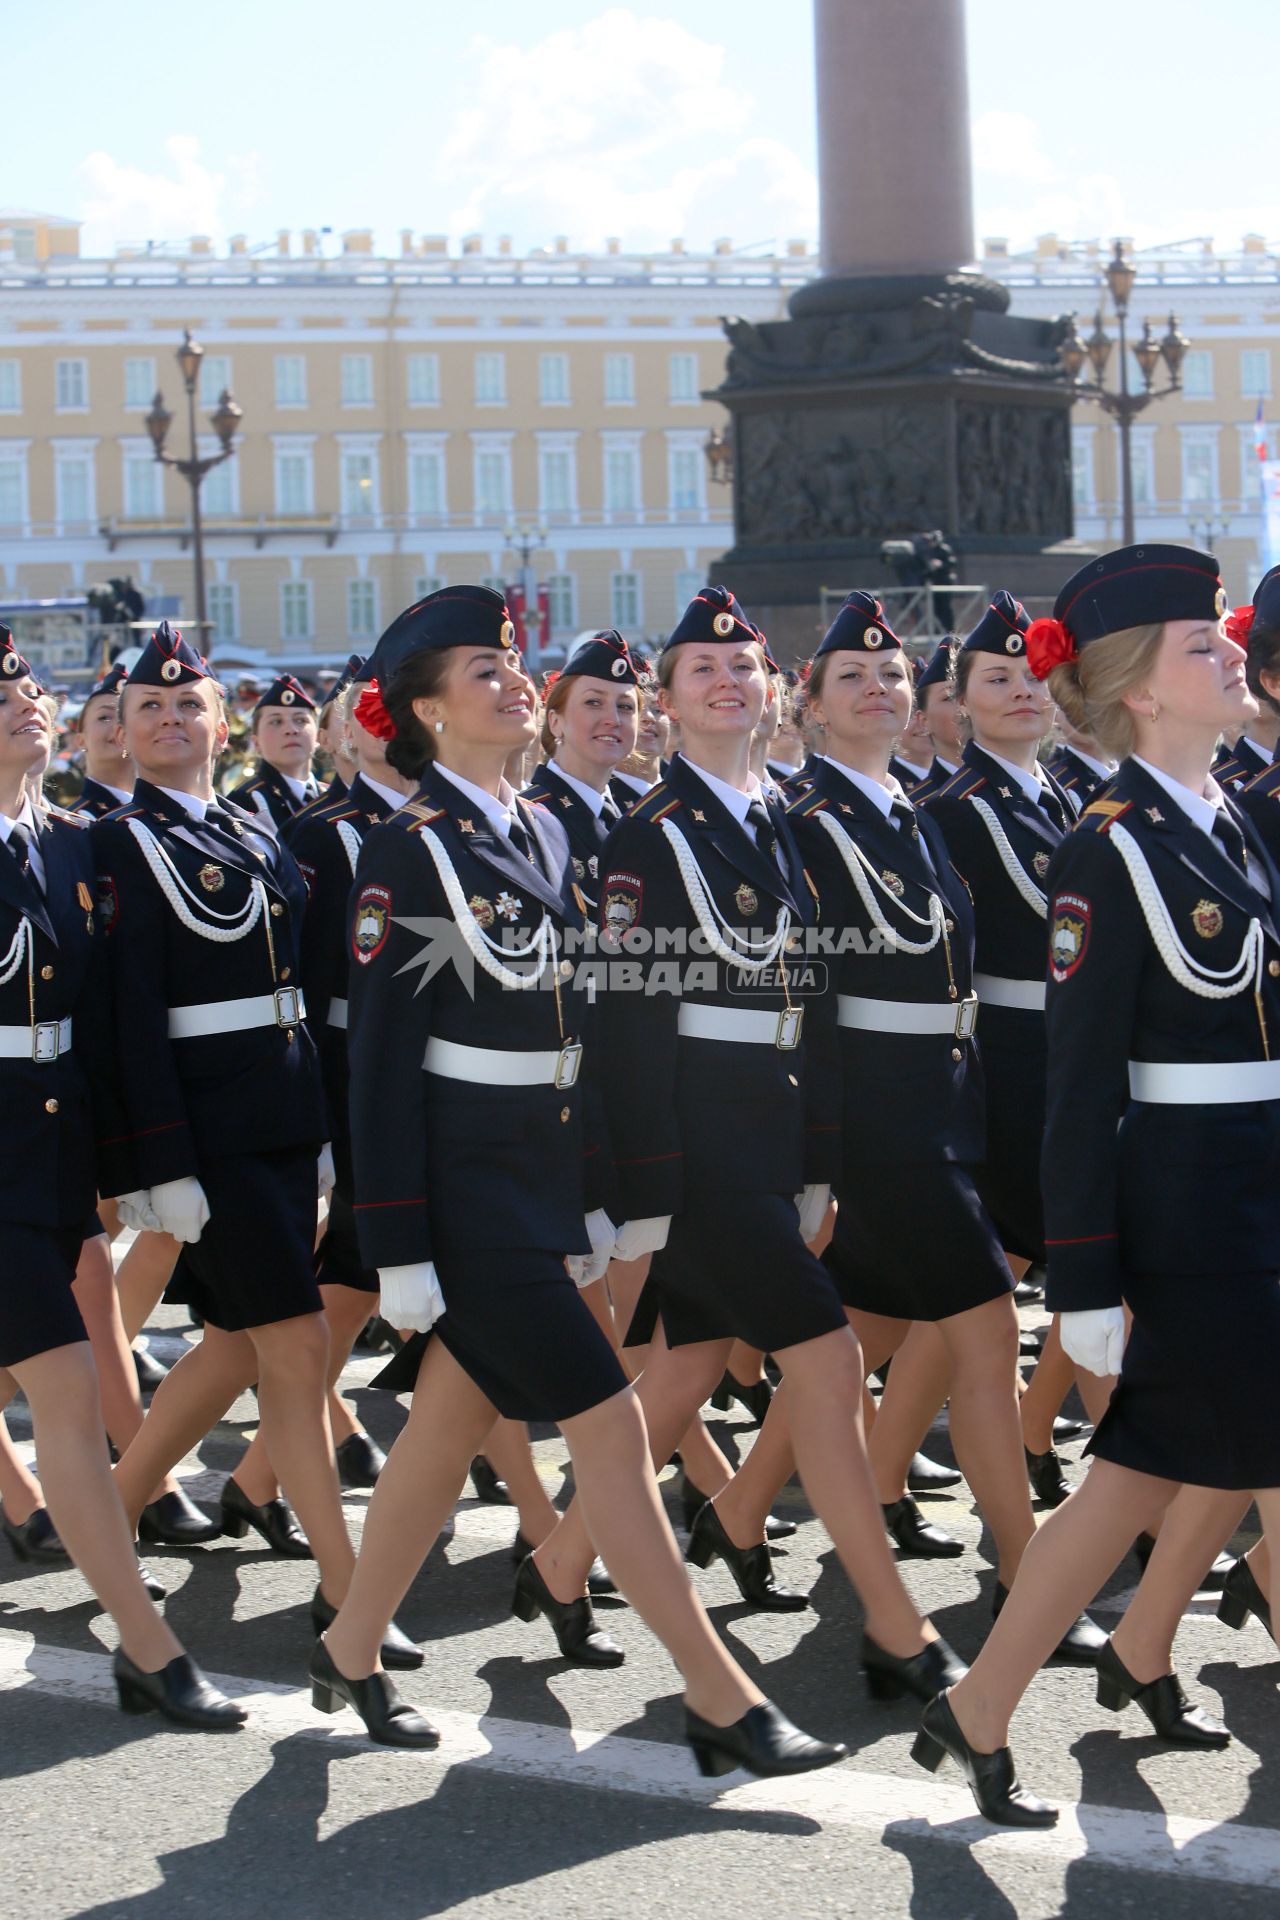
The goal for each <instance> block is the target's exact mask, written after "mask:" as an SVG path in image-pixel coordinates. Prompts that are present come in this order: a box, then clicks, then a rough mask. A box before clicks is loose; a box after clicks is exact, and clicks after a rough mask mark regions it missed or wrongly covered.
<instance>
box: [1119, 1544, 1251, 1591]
mask: <svg viewBox="0 0 1280 1920" xmlns="http://www.w3.org/2000/svg"><path fill="white" fill-rule="evenodd" d="M1155 1550H1156V1541H1155V1535H1154V1534H1152V1533H1140V1534H1139V1535H1138V1537H1137V1539H1136V1540H1135V1541H1134V1543H1133V1557H1134V1559H1135V1560H1136V1561H1137V1563H1138V1565H1139V1566H1140V1567H1141V1569H1142V1571H1143V1572H1144V1573H1145V1572H1146V1570H1147V1565H1148V1562H1149V1561H1150V1559H1151V1556H1152V1554H1153V1553H1154V1552H1155ZM1234 1565H1235V1557H1234V1555H1232V1554H1230V1553H1227V1552H1225V1551H1224V1552H1222V1553H1220V1554H1218V1556H1217V1557H1216V1559H1215V1560H1214V1562H1213V1565H1212V1566H1211V1567H1210V1568H1209V1569H1208V1571H1207V1572H1206V1574H1205V1576H1204V1579H1203V1580H1202V1581H1201V1582H1200V1585H1199V1587H1198V1588H1197V1589H1196V1591H1197V1592H1198V1593H1221V1592H1222V1591H1223V1589H1224V1588H1225V1586H1226V1584H1227V1575H1228V1574H1229V1573H1230V1571H1231V1569H1232V1567H1234Z"/></svg>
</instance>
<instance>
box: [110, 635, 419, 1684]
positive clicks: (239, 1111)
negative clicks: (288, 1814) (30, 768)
mask: <svg viewBox="0 0 1280 1920" xmlns="http://www.w3.org/2000/svg"><path fill="white" fill-rule="evenodd" d="M121 723H122V728H123V735H124V740H125V744H126V745H127V747H128V748H129V751H130V753H131V755H132V757H133V760H134V763H135V765H136V767H137V769H138V779H137V782H136V784H135V787H134V793H133V800H132V803H131V805H130V806H129V807H127V808H123V809H121V811H120V812H119V813H118V814H112V815H108V816H107V818H106V819H105V820H100V821H98V822H97V823H96V824H95V825H94V826H93V827H92V829H91V830H90V831H91V837H92V840H93V846H94V853H95V857H96V860H97V866H98V884H99V913H100V915H101V917H102V920H103V924H104V926H105V928H106V930H107V940H106V945H107V950H108V954H109V957H110V961H111V969H110V971H111V979H112V993H113V1005H112V1020H113V1025H114V1030H115V1040H116V1052H117V1062H118V1071H119V1077H120V1088H121V1097H122V1104H123V1108H124V1122H123V1126H122V1135H123V1139H122V1150H123V1151H124V1152H125V1153H126V1154H127V1155H128V1157H129V1159H130V1160H131V1162H132V1163H133V1164H132V1169H131V1171H132V1175H133V1177H132V1179H131V1180H129V1182H128V1191H127V1192H125V1193H122V1192H121V1185H120V1181H121V1177H122V1176H121V1174H120V1173H119V1172H118V1171H117V1172H116V1174H115V1176H114V1181H113V1183H112V1184H110V1185H108V1186H107V1188H106V1190H107V1191H108V1192H112V1193H116V1194H120V1195H121V1212H122V1215H126V1217H127V1215H128V1214H131V1215H132V1216H133V1217H134V1218H135V1219H136V1220H137V1221H139V1222H140V1223H141V1224H143V1225H147V1226H152V1227H154V1226H159V1227H160V1228H161V1230H163V1231H164V1232H167V1233H171V1234H172V1235H173V1236H174V1238H175V1239H177V1240H180V1241H182V1242H184V1243H185V1245H184V1254H185V1261H186V1264H187V1266H188V1268H189V1271H190V1273H191V1275H192V1276H193V1278H194V1280H195V1282H196V1284H197V1285H198V1287H199V1289H200V1295H201V1299H200V1305H201V1309H202V1311H203V1313H204V1317H205V1320H206V1323H207V1325H206V1337H205V1338H204V1339H203V1340H202V1341H201V1343H200V1345H199V1346H198V1347H195V1348H192V1349H191V1350H190V1351H189V1352H188V1353H187V1354H186V1355H184V1357H183V1358H182V1359H181V1360H180V1361H179V1362H178V1364H177V1365H176V1366H175V1367H174V1368H173V1369H172V1371H171V1372H170V1373H169V1375H168V1377H167V1378H166V1379H165V1381H164V1382H163V1383H162V1384H161V1386H160V1387H159V1389H158V1390H157V1392H156V1395H155V1397H154V1399H153V1400H152V1403H151V1407H150V1411H149V1412H148V1414H147V1417H146V1419H145V1421H144V1422H143V1426H142V1430H141V1432H140V1433H139V1434H138V1436H137V1438H136V1439H135V1440H134V1441H133V1442H132V1444H131V1445H130V1447H129V1449H128V1451H127V1452H126V1454H125V1455H124V1457H123V1459H122V1460H121V1462H120V1465H119V1467H118V1469H117V1484H118V1486H119V1488H120V1491H121V1495H122V1497H123V1499H124V1502H125V1508H126V1511H127V1512H128V1513H129V1514H130V1516H131V1517H132V1518H133V1519H134V1520H136V1519H137V1518H138V1516H139V1514H140V1512H141V1509H142V1506H143V1504H144V1502H145V1501H146V1500H148V1499H149V1498H150V1496H151V1489H152V1487H153V1486H154V1485H155V1483H156V1481H157V1480H158V1479H159V1477H160V1475H161V1474H162V1473H164V1472H166V1471H167V1470H168V1469H169V1468H170V1467H172V1466H173V1465H174V1464H175V1463H176V1462H177V1461H178V1460H180V1459H181V1458H182V1457H183V1456H184V1454H186V1453H187V1451H188V1450H189V1449H190V1448H191V1447H192V1446H194V1445H196V1444H197V1443H198V1442H199V1440H200V1439H201V1438H202V1437H203V1435H204V1434H205V1433H207V1432H208V1430H209V1429H210V1427H211V1426H213V1425H214V1423H215V1422H216V1421H217V1420H218V1419H220V1418H221V1416H222V1414H223V1413H225V1411H226V1409H227V1407H228V1406H229V1405H230V1403H231V1401H232V1400H233V1399H234V1398H235V1396H236V1394H237V1393H239V1392H240V1391H242V1390H243V1388H244V1387H245V1386H246V1385H247V1384H248V1383H249V1382H251V1381H255V1380H256V1382H257V1386H258V1399H259V1408H260V1413H261V1431H262V1435H263V1439H264V1442H265V1444H266V1447H267V1451H268V1453H269V1455H270V1458H271V1462H272V1464H273V1466H274V1468H275V1471H276V1472H277V1473H278V1475H279V1477H280V1481H281V1483H282V1484H283V1486H284V1488H285V1490H286V1492H287V1494H288V1496H289V1499H290V1501H291V1502H292V1504H293V1506H294V1507H295V1508H296V1510H297V1513H298V1517H299V1519H300V1521H301V1522H302V1525H303V1527H304V1529H305V1532H306V1536H307V1539H308V1541H309V1542H310V1545H311V1550H312V1552H313V1554H314V1556H315V1558H316V1560H317V1562H318V1563H319V1569H320V1586H319V1588H318V1589H317V1592H316V1595H315V1598H314V1600H313V1603H312V1616H313V1619H314V1620H315V1621H316V1622H317V1627H318V1626H319V1625H321V1624H323V1623H324V1621H325V1620H327V1619H329V1618H331V1617H332V1613H333V1610H334V1607H335V1606H336V1604H337V1603H338V1602H339V1601H340V1600H341V1599H342V1597H343V1595H344V1594H345V1592H346V1586H347V1581H348V1578H349V1577H350V1571H351V1566H352V1564H353V1555H352V1551H351V1543H350V1541H349V1539H348V1537H347V1531H346V1526H345V1524H344V1521H343V1516H342V1506H341V1501H340V1497H339V1492H338V1478H337V1472H336V1468H335V1465H334V1459H333V1442H332V1438H331V1435H330V1432H329V1423H328V1418H327V1414H326V1409H325V1389H326V1380H325V1375H326V1368H327V1364H328V1335H327V1330H326V1327H325V1322H324V1316H323V1314H322V1312H321V1304H320V1294H319V1289H318V1288H317V1286H316V1282H315V1277H314V1274H313V1271H312V1249H313V1246H314V1241H315V1230H316V1213H317V1190H318V1185H319V1183H320V1182H321V1181H322V1180H324V1179H325V1178H326V1177H327V1178H328V1180H329V1182H330V1183H331V1181H332V1156H331V1154H330V1153H329V1150H328V1146H327V1138H328V1123H327V1117H326V1113H325V1105H324V1096H323V1091H322V1087H321V1078H320V1069H319V1064H318V1061H317V1058H316V1050H315V1047H314V1045H313V1043H312V1040H311V1037H310V1034H309V1033H308V1031H307V1028H306V1026H305V1024H304V1020H305V1002H304V999H303V996H302V993H301V990H300V982H299V979H298V933H299V927H300V923H301V919H302V911H303V907H304V904H305V898H306V889H305V887H304V885H303V882H302V879H301V877H300V875H299V873H298V870H297V867H296V866H295V865H294V863H293V860H292V859H291V858H290V856H289V855H288V854H287V853H285V852H284V851H283V850H282V849H281V847H280V845H279V843H278V841H277V840H276V837H275V834H274V831H273V830H272V829H271V828H269V827H267V826H265V825H264V824H263V823H262V822H261V821H260V820H257V819H255V817H254V816H253V815H252V814H246V813H245V812H244V811H242V810H241V809H240V808H238V807H235V806H231V805H228V804H227V803H225V802H222V801H219V800H218V799H216V798H215V796H214V792H213V784H212V777H211V767H212V761H213V758H214V756H215V754H216V753H217V752H218V751H219V750H220V749H221V746H222V744H223V742H224V741H225V738H226V721H225V718H224V716H223V713H222V708H221V699H220V693H219V690H218V688H217V687H216V685H215V683H214V682H213V680H212V679H211V678H210V676H209V674H208V671H207V669H206V667H205V666H204V663H203V662H202V661H201V660H200V658H199V656H198V655H197V654H195V653H194V652H193V651H192V649H191V648H190V647H189V646H188V645H187V643H186V642H185V641H184V640H183V639H182V638H181V636H180V635H179V634H178V633H177V632H176V631H175V630H174V629H172V628H171V627H170V626H169V624H168V622H167V621H166V622H162V623H161V626H160V628H159V629H158V631H157V633H156V634H155V635H154V636H153V638H152V640H151V641H150V642H149V643H148V645H147V647H146V648H145V649H144V650H143V654H142V657H141V659H140V660H139V661H138V663H137V665H136V666H135V667H134V668H133V670H132V671H131V673H130V676H129V681H128V684H127V686H126V687H125V689H124V693H123V696H122V702H121ZM126 1210H127V1212H126ZM222 1519H223V1528H224V1531H228V1532H231V1533H232V1534H243V1532H244V1530H245V1528H246V1526H248V1525H255V1526H256V1525H257V1524H258V1510H257V1508H256V1506H254V1505H252V1504H251V1503H250V1502H249V1501H248V1500H247V1499H246V1498H245V1496H244V1494H243V1492H242V1490H240V1489H239V1488H238V1487H237V1485H236V1482H235V1481H234V1479H233V1480H231V1481H230V1482H228V1484H227V1486H226V1487H225V1488H224V1490H223V1497H222ZM403 1657H404V1659H405V1661H406V1662H408V1661H409V1660H412V1662H413V1663H414V1664H417V1663H418V1662H420V1660H421V1655H420V1654H419V1653H418V1650H417V1649H416V1648H414V1647H411V1646H408V1647H406V1648H405V1649H404V1656H403Z"/></svg>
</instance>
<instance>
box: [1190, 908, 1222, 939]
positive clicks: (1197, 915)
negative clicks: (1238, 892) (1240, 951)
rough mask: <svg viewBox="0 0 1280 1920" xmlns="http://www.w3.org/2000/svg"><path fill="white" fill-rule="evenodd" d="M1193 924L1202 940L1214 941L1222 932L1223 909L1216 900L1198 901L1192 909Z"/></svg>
mask: <svg viewBox="0 0 1280 1920" xmlns="http://www.w3.org/2000/svg"><path fill="white" fill-rule="evenodd" d="M1191 924H1192V926H1193V927H1194V928H1195V930H1196V932H1197V933H1198V934H1199V935H1200V938H1201V939H1202V940H1212V939H1213V937H1214V935H1215V934H1219V933H1221V932H1222V908H1221V907H1220V906H1219V905H1218V903H1217V901H1216V900H1198V901H1197V902H1196V904H1195V906H1194V907H1192V909H1191Z"/></svg>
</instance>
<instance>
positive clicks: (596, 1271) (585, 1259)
mask: <svg viewBox="0 0 1280 1920" xmlns="http://www.w3.org/2000/svg"><path fill="white" fill-rule="evenodd" d="M583 1224H584V1226H585V1227H586V1229H587V1238H588V1240H590V1242H591V1251H590V1253H570V1254H566V1256H565V1266H566V1267H567V1268H568V1270H569V1278H570V1279H571V1280H572V1282H573V1284H574V1286H575V1287H589V1286H590V1285H591V1284H592V1282H593V1281H595V1280H602V1279H603V1278H604V1276H605V1274H606V1273H607V1272H608V1269H609V1262H610V1260H612V1258H613V1243H614V1241H615V1240H616V1239H617V1237H618V1229H617V1228H616V1227H615V1226H614V1224H613V1222H612V1220H611V1219H610V1218H609V1216H608V1214H607V1213H606V1212H605V1210H604V1208H603V1207H597V1208H596V1210H595V1212H594V1213H589V1214H588V1215H587V1217H586V1220H585V1221H584V1222H583Z"/></svg>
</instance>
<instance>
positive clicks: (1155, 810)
mask: <svg viewBox="0 0 1280 1920" xmlns="http://www.w3.org/2000/svg"><path fill="white" fill-rule="evenodd" d="M1147 818H1148V820H1150V821H1151V823H1152V825H1153V826H1156V827H1158V826H1159V825H1160V823H1161V822H1162V821H1163V819H1164V815H1163V814H1162V813H1161V811H1160V809H1159V807H1148V808H1147Z"/></svg>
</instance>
